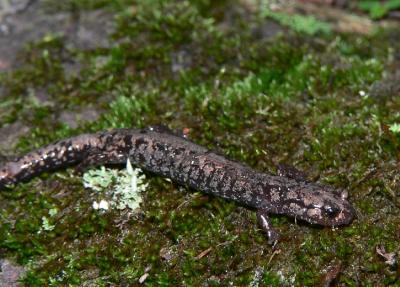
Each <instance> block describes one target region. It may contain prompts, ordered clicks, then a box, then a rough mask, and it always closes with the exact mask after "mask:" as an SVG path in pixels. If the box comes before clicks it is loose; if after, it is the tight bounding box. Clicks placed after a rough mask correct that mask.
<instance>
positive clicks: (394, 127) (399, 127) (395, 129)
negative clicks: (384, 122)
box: [389, 123, 400, 134]
mask: <svg viewBox="0 0 400 287" xmlns="http://www.w3.org/2000/svg"><path fill="white" fill-rule="evenodd" d="M389 130H390V131H391V132H392V133H394V134H398V133H400V124H399V123H394V124H391V125H390V126H389Z"/></svg>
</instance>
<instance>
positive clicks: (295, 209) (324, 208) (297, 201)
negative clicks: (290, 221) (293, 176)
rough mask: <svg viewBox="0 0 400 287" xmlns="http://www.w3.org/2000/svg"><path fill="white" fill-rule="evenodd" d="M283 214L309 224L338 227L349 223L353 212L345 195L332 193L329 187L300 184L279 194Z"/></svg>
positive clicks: (353, 214)
mask: <svg viewBox="0 0 400 287" xmlns="http://www.w3.org/2000/svg"><path fill="white" fill-rule="evenodd" d="M281 196H282V199H283V202H284V204H283V205H281V209H282V211H283V213H284V214H288V215H291V216H293V217H295V218H297V219H301V220H304V221H307V222H309V223H311V224H318V225H322V226H340V225H347V224H349V223H351V221H352V220H353V219H354V216H355V210H354V208H353V207H352V206H351V204H350V203H349V202H348V201H347V200H346V197H347V195H346V194H345V193H342V194H338V193H337V192H336V193H335V192H332V189H331V188H330V187H324V186H321V185H317V184H312V183H304V184H300V185H299V186H298V187H297V188H293V189H288V191H287V192H286V193H281Z"/></svg>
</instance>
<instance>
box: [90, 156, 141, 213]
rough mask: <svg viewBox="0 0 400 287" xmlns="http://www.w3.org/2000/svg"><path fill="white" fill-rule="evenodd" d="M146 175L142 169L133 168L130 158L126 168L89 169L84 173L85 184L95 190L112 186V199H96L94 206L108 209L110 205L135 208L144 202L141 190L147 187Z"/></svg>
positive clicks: (119, 207)
mask: <svg viewBox="0 0 400 287" xmlns="http://www.w3.org/2000/svg"><path fill="white" fill-rule="evenodd" d="M145 180H146V177H145V175H144V174H143V172H142V170H141V169H139V168H133V167H132V165H131V163H130V161H129V159H128V161H127V164H126V169H125V170H117V169H111V168H105V167H104V166H102V167H100V168H99V169H96V170H89V171H87V172H86V173H85V174H84V175H83V185H84V186H85V187H86V188H91V189H93V190H95V191H99V192H101V191H106V190H109V189H110V187H112V189H111V191H110V194H111V196H112V200H111V202H110V203H108V202H107V201H106V200H104V199H102V200H100V202H97V201H94V202H93V208H94V209H101V210H108V208H109V205H110V206H111V207H115V208H117V209H119V210H123V209H130V210H132V211H133V210H135V209H137V208H138V207H139V205H140V203H141V202H142V196H141V194H140V193H141V192H143V191H145V190H146V188H147V183H145Z"/></svg>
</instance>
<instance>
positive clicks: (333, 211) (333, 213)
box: [324, 205, 340, 218]
mask: <svg viewBox="0 0 400 287" xmlns="http://www.w3.org/2000/svg"><path fill="white" fill-rule="evenodd" d="M324 211H325V213H326V215H328V216H329V217H331V218H332V217H335V216H336V215H337V214H338V213H339V212H340V210H339V209H338V208H336V207H332V206H330V205H325V206H324Z"/></svg>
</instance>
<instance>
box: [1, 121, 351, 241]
mask: <svg viewBox="0 0 400 287" xmlns="http://www.w3.org/2000/svg"><path fill="white" fill-rule="evenodd" d="M128 158H129V160H130V161H131V163H133V164H134V165H136V166H138V167H140V168H142V169H144V170H146V171H149V172H152V173H154V174H157V175H160V176H163V177H167V178H170V179H171V180H173V181H174V182H176V183H178V184H181V185H186V186H189V187H191V188H193V189H196V190H199V191H202V192H205V193H208V194H212V195H214V196H219V197H222V198H225V199H228V200H233V201H236V202H238V203H239V204H242V205H245V206H248V207H250V208H254V209H256V210H257V218H258V222H259V224H260V226H261V228H262V229H263V230H264V231H265V232H266V234H267V236H268V241H269V243H276V241H277V240H278V238H279V236H278V233H277V232H276V231H275V230H274V229H273V228H272V226H271V224H270V219H269V215H270V214H282V215H287V216H290V217H294V218H295V219H300V220H303V221H306V222H308V223H311V224H316V225H321V226H331V227H336V226H341V225H347V224H350V223H351V222H352V220H353V218H354V216H355V210H354V208H353V207H352V205H351V204H350V203H349V202H348V201H347V194H346V193H344V192H342V193H340V192H338V191H336V190H334V189H333V188H332V187H330V186H325V185H321V184H318V183H314V182H310V181H308V180H307V179H305V178H304V177H303V176H302V175H301V174H300V173H299V172H297V170H294V169H289V170H288V169H285V168H281V169H279V172H278V174H277V175H273V174H268V173H262V172H259V171H256V170H254V169H251V168H250V167H248V166H246V165H244V164H242V163H239V162H237V161H233V160H230V159H227V158H226V157H224V156H223V155H221V154H219V153H217V152H214V151H212V150H209V149H207V148H205V147H203V146H200V145H198V144H196V143H194V142H193V141H191V140H189V139H187V138H186V137H184V136H180V135H178V134H175V133H173V132H172V131H171V130H169V129H168V128H166V127H160V126H158V127H149V128H145V129H115V130H110V131H103V132H98V133H92V134H82V135H78V136H75V137H71V138H67V139H63V140H59V141H57V142H55V143H52V144H49V145H47V146H45V147H42V148H40V149H38V150H35V151H32V152H29V153H28V154H26V155H24V156H22V157H19V158H17V159H15V160H13V161H9V162H6V163H4V164H3V165H0V189H4V188H7V187H9V186H10V185H13V184H17V183H18V182H21V181H26V180H29V179H30V178H32V177H33V176H35V175H38V174H40V173H42V172H44V171H51V170H55V169H59V168H63V167H66V166H70V165H74V164H80V165H83V166H92V165H103V164H121V163H124V162H126V161H127V159H128Z"/></svg>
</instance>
